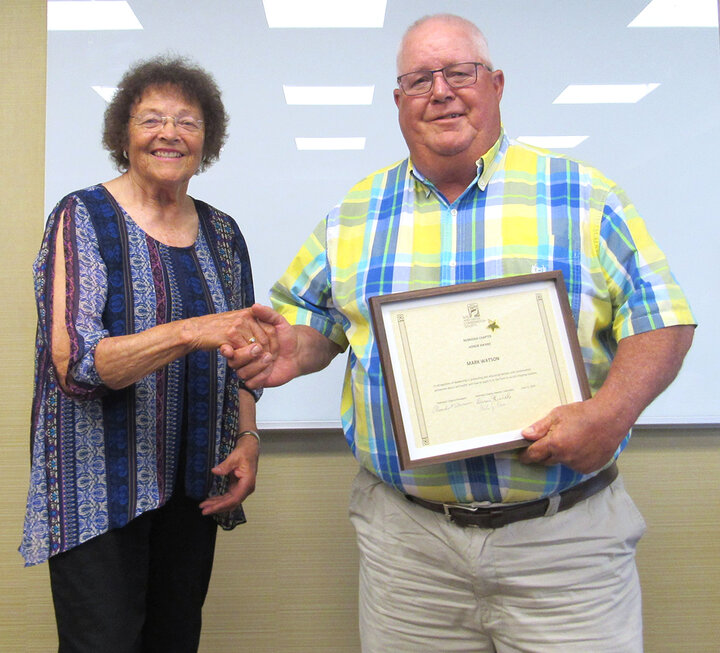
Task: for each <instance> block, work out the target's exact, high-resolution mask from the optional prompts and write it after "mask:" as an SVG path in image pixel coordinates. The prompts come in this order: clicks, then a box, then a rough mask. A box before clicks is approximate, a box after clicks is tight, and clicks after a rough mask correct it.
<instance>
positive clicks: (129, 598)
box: [20, 58, 270, 653]
mask: <svg viewBox="0 0 720 653" xmlns="http://www.w3.org/2000/svg"><path fill="white" fill-rule="evenodd" d="M226 125H227V118H226V115H225V110H224V108H223V104H222V101H221V98H220V92H219V90H218V88H217V86H216V84H215V82H214V80H213V79H212V77H210V76H209V75H208V74H207V73H206V72H204V71H203V70H201V69H199V68H197V67H194V66H192V65H190V64H189V63H187V62H186V61H184V60H182V59H166V58H157V59H153V60H150V61H146V62H143V63H141V64H139V65H137V66H135V67H134V68H132V69H131V70H130V71H129V72H127V73H126V75H125V76H124V78H123V79H122V81H121V82H120V86H119V89H118V92H117V94H116V95H115V97H114V99H113V101H112V102H111V103H110V105H109V106H108V108H107V111H106V113H105V127H104V136H103V144H104V146H105V147H106V149H108V150H109V151H110V154H111V157H112V159H113V160H114V161H115V163H116V164H117V166H118V168H119V169H120V170H121V171H122V174H121V175H120V176H119V177H117V178H115V179H112V180H111V181H108V182H106V183H103V184H99V185H96V186H91V187H89V188H86V189H84V190H80V191H76V192H74V193H71V194H69V195H68V196H66V197H65V198H63V199H62V200H61V201H60V202H59V203H58V204H57V206H56V207H55V209H54V210H53V212H52V214H51V215H50V218H49V220H48V223H47V228H46V231H45V236H44V240H43V243H42V247H41V249H40V253H39V255H38V258H37V261H36V263H35V266H34V272H35V287H36V296H37V306H38V316H39V322H38V335H37V351H36V371H35V395H34V401H33V410H32V471H31V482H30V491H29V496H28V504H27V515H26V521H25V531H24V538H23V542H22V545H21V547H20V551H21V553H22V554H23V556H24V557H25V560H26V562H27V564H36V563H40V562H43V561H45V560H48V559H49V567H50V579H51V587H52V593H53V600H54V604H55V612H56V618H57V623H58V633H59V640H60V650H61V651H66V650H67V651H92V652H93V653H97V652H98V651H103V652H105V653H107V652H109V651H153V652H157V651H173V653H176V652H178V651H195V650H197V646H198V641H199V636H200V623H201V609H202V605H203V601H204V599H205V594H206V592H207V588H208V583H209V579H210V572H211V567H212V561H213V552H214V547H215V536H216V523H217V522H219V523H220V524H221V525H222V526H223V527H224V528H228V529H229V528H232V527H234V526H235V525H237V524H239V523H242V522H244V521H245V519H244V515H243V511H242V506H241V502H242V501H243V500H244V499H245V497H246V496H247V495H249V494H250V493H251V492H252V491H253V489H254V486H255V476H256V472H257V461H258V450H259V438H258V437H257V433H256V432H255V429H256V425H255V401H256V399H257V398H258V397H257V394H253V393H252V392H250V391H248V390H247V389H246V388H245V387H244V386H243V385H242V382H241V381H240V380H239V379H238V378H237V377H235V375H234V374H233V373H232V371H230V370H229V368H228V366H227V362H226V360H225V358H223V357H222V356H221V355H220V354H219V351H218V350H219V347H220V346H221V345H223V344H226V345H233V346H242V345H247V343H248V342H250V343H254V342H257V343H258V345H261V346H265V347H269V345H270V343H269V339H268V336H266V334H265V333H264V332H263V331H262V329H261V328H260V327H259V326H258V325H257V324H256V323H255V321H254V320H253V319H252V317H251V314H250V313H251V312H250V309H249V308H247V307H249V306H251V305H252V303H253V301H254V298H253V286H252V276H251V271H250V261H249V259H248V252H247V248H246V245H245V241H244V239H243V237H242V235H241V233H240V231H239V229H238V227H237V224H236V223H235V221H234V220H232V219H231V218H230V217H229V216H228V215H226V214H224V213H222V212H221V211H218V210H217V209H215V208H213V207H212V206H209V205H208V204H205V203H204V202H201V201H199V200H196V199H193V198H192V197H190V196H189V195H188V194H187V189H188V183H189V181H190V178H191V177H192V176H193V175H194V174H196V173H197V172H199V171H201V170H204V169H205V168H206V167H207V166H208V165H210V164H211V163H213V162H214V161H215V160H216V159H217V158H218V155H219V152H220V148H221V146H222V144H223V142H224V140H225V135H226Z"/></svg>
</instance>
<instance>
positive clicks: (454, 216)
mask: <svg viewBox="0 0 720 653" xmlns="http://www.w3.org/2000/svg"><path fill="white" fill-rule="evenodd" d="M450 215H452V217H453V218H456V217H457V209H452V211H450Z"/></svg>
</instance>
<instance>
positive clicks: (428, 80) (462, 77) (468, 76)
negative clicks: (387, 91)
mask: <svg viewBox="0 0 720 653" xmlns="http://www.w3.org/2000/svg"><path fill="white" fill-rule="evenodd" d="M478 66H481V67H482V68H484V69H485V70H487V71H488V72H489V73H491V72H492V68H490V66H488V65H487V64H484V63H481V62H479V61H475V62H473V61H467V62H464V63H452V64H450V65H449V66H445V67H444V68H438V69H437V70H416V71H415V72H413V73H405V74H404V75H400V77H398V78H397V83H398V86H399V87H400V89H401V90H402V92H403V93H405V95H425V93H429V92H430V91H431V90H432V87H433V82H434V81H435V73H442V75H443V77H444V78H445V81H446V82H447V83H448V85H449V86H451V87H452V88H463V86H470V85H472V84H474V83H475V82H476V81H477V69H478Z"/></svg>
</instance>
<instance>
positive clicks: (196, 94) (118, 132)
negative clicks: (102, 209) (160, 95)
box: [102, 56, 228, 172]
mask: <svg viewBox="0 0 720 653" xmlns="http://www.w3.org/2000/svg"><path fill="white" fill-rule="evenodd" d="M166 86H169V87H174V88H176V89H179V90H180V92H181V93H182V94H183V95H184V96H185V99H186V100H189V101H193V102H197V103H198V104H199V105H200V108H201V109H202V112H203V120H204V124H205V141H204V144H203V156H202V161H201V163H200V172H202V171H203V170H205V169H206V168H207V167H209V166H211V165H212V164H213V163H215V161H217V159H218V158H219V157H220V149H221V148H222V146H223V145H224V144H225V140H226V139H227V123H228V117H227V114H226V113H225V107H224V106H223V103H222V98H221V93H220V89H219V88H218V85H217V83H216V82H215V79H214V78H213V77H212V75H210V74H209V73H208V72H206V71H205V70H203V69H202V68H200V67H199V66H196V65H194V64H193V63H191V62H190V61H188V60H187V59H185V58H183V57H169V56H159V57H154V58H152V59H148V60H146V61H140V62H138V63H136V64H135V65H133V67H132V68H130V69H129V70H128V71H127V72H126V73H125V75H123V78H122V79H121V80H120V84H119V85H118V90H117V93H115V96H114V97H113V99H112V100H111V102H110V104H109V105H108V107H107V109H106V110H105V122H104V126H103V140H102V142H103V146H104V147H105V149H106V150H108V151H109V152H110V158H111V159H112V160H113V162H114V163H115V165H116V167H117V168H118V170H123V171H124V170H127V169H128V167H129V166H130V161H129V160H128V158H127V154H126V153H125V150H126V149H127V146H128V123H129V120H130V112H131V111H132V106H133V105H134V104H135V103H136V102H138V101H139V100H140V99H141V98H142V96H143V94H144V93H145V91H146V90H147V89H148V88H151V87H153V88H157V87H160V88H162V87H166Z"/></svg>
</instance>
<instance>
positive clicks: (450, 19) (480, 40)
mask: <svg viewBox="0 0 720 653" xmlns="http://www.w3.org/2000/svg"><path fill="white" fill-rule="evenodd" d="M429 21H439V22H445V23H451V24H455V25H458V26H459V27H462V28H464V29H465V30H466V31H467V33H468V34H469V35H470V37H471V38H472V39H473V40H474V41H475V44H476V47H477V55H478V58H479V60H480V61H481V62H482V63H486V64H487V65H488V66H490V68H492V67H493V65H492V61H491V60H490V48H489V47H488V42H487V39H486V38H485V35H484V34H483V33H482V32H481V31H480V28H479V27H478V26H477V25H475V23H473V22H471V21H469V20H468V19H467V18H463V17H462V16H457V15H455V14H432V15H429V16H423V17H422V18H419V19H418V20H416V21H415V22H414V23H413V24H412V25H410V27H408V28H407V30H405V34H403V37H402V40H401V41H400V47H399V48H398V53H397V69H398V74H400V73H402V72H403V71H401V70H400V58H401V57H402V54H403V50H404V49H405V43H406V41H407V39H408V36H410V34H412V32H414V31H415V30H416V29H417V28H418V27H420V26H422V25H424V24H425V23H427V22H429Z"/></svg>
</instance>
